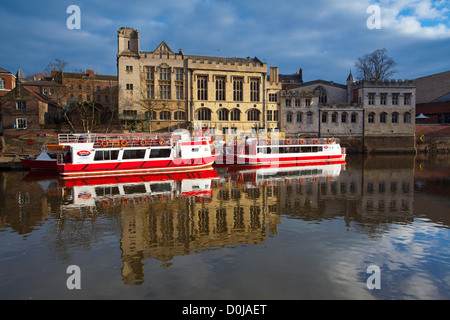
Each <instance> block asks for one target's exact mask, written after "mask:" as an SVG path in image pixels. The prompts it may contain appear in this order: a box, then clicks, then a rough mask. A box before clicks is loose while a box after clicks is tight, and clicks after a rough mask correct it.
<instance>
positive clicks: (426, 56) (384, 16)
mask: <svg viewBox="0 0 450 320" xmlns="http://www.w3.org/2000/svg"><path fill="white" fill-rule="evenodd" d="M70 5H76V6H78V7H79V8H80V29H69V28H68V27H67V20H68V19H69V20H70V21H69V22H75V20H72V19H71V18H73V17H74V16H73V12H72V11H70V13H67V8H68V7H69V6H70ZM374 6H375V7H374ZM374 8H375V10H374ZM377 8H378V9H379V11H378V12H379V14H378V12H377V10H376V9H377ZM378 18H380V19H378ZM0 21H2V29H3V30H2V36H1V39H2V41H1V46H0V67H2V68H4V69H6V70H9V71H11V72H12V73H14V74H15V73H16V72H17V70H18V68H21V69H22V71H23V72H24V74H25V75H27V74H31V73H38V72H41V71H42V70H44V69H45V68H46V66H47V65H48V63H49V62H50V61H53V60H54V59H57V58H58V59H62V60H65V61H67V62H68V63H69V65H68V67H67V71H73V70H82V69H87V68H93V69H94V70H96V71H97V70H98V72H99V73H101V74H113V75H115V74H117V67H116V54H117V30H118V29H119V28H120V27H133V28H136V29H137V30H138V31H139V33H140V50H141V51H153V50H154V49H155V48H156V47H157V46H158V44H159V43H160V42H161V41H163V40H164V41H166V43H167V44H168V45H169V46H170V47H171V48H172V50H173V51H178V49H180V48H181V49H182V50H183V52H184V53H185V54H198V55H211V56H227V57H248V56H250V57H255V56H256V57H258V58H259V59H260V60H262V61H264V62H266V63H267V65H268V67H270V66H277V67H279V69H280V73H282V74H293V73H296V72H298V70H299V69H300V68H302V69H303V79H304V81H309V80H316V79H323V80H329V81H335V82H338V83H345V80H346V78H347V76H348V73H349V70H350V69H353V70H354V73H356V71H355V68H354V63H355V60H356V59H357V58H358V57H361V56H363V55H364V54H366V53H370V52H372V51H374V50H376V49H381V48H386V49H387V53H388V55H389V56H391V57H392V58H393V59H394V60H395V62H396V63H397V66H396V69H397V71H398V72H397V74H396V75H395V76H394V77H395V78H397V79H413V78H417V77H422V76H427V75H430V74H434V73H439V72H443V71H448V70H450V59H449V57H450V0H435V1H434V0H420V1H419V0H378V1H375V0H361V1H355V0H316V1H303V0H302V1H301V0H276V1H275V0H137V1H135V0H129V1H123V0H121V1H117V0H109V1H101V0H70V1H66V0H39V1H31V0H22V1H8V0H0ZM378 21H379V24H378V28H374V26H375V27H376V26H377V23H378Z"/></svg>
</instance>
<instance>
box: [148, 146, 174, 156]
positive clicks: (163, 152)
mask: <svg viewBox="0 0 450 320" xmlns="http://www.w3.org/2000/svg"><path fill="white" fill-rule="evenodd" d="M169 157H170V149H168V148H164V149H151V150H150V158H169Z"/></svg>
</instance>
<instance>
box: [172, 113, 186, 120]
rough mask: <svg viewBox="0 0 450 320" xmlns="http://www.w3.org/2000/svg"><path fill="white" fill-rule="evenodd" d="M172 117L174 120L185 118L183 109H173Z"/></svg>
mask: <svg viewBox="0 0 450 320" xmlns="http://www.w3.org/2000/svg"><path fill="white" fill-rule="evenodd" d="M173 119H174V120H185V119H186V113H185V112H184V111H175V112H174V113H173Z"/></svg>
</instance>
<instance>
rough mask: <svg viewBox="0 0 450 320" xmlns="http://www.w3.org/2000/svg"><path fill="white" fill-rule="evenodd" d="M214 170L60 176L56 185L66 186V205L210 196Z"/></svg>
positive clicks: (208, 197)
mask: <svg viewBox="0 0 450 320" xmlns="http://www.w3.org/2000/svg"><path fill="white" fill-rule="evenodd" d="M217 178H219V176H218V175H217V173H216V171H215V170H214V169H212V168H211V169H208V170H200V171H187V172H174V173H161V174H155V173H154V174H144V175H142V174H141V175H121V176H106V177H105V176H102V177H92V176H90V177H84V178H70V179H61V180H60V186H62V187H64V188H65V189H66V191H67V190H68V189H69V190H71V191H72V192H71V193H70V192H69V193H68V192H65V194H66V195H67V194H71V195H70V197H71V198H72V203H71V204H70V205H68V207H82V206H83V207H84V206H98V205H101V206H103V207H104V206H110V205H117V204H128V203H147V202H151V201H163V200H164V201H165V200H174V199H175V198H177V197H201V198H206V199H210V198H211V194H212V189H211V187H212V186H211V183H212V180H213V179H217Z"/></svg>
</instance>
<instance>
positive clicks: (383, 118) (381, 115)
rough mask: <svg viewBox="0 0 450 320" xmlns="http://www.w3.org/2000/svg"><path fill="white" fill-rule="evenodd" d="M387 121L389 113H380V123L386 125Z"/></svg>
mask: <svg viewBox="0 0 450 320" xmlns="http://www.w3.org/2000/svg"><path fill="white" fill-rule="evenodd" d="M386 119H387V113H386V112H382V113H380V123H386Z"/></svg>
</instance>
